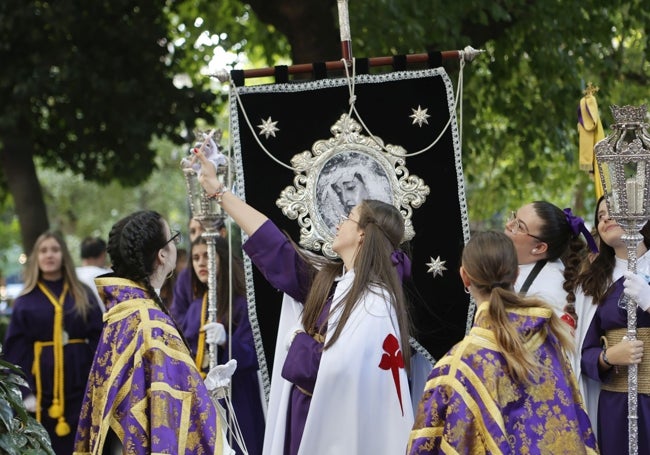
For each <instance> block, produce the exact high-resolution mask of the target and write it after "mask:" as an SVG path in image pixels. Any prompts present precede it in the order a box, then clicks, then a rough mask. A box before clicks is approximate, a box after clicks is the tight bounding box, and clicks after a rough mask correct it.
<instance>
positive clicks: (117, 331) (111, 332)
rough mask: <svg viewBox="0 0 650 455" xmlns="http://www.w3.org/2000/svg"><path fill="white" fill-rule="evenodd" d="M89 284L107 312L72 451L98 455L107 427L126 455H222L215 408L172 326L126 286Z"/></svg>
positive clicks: (122, 282)
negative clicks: (158, 454) (94, 287)
mask: <svg viewBox="0 0 650 455" xmlns="http://www.w3.org/2000/svg"><path fill="white" fill-rule="evenodd" d="M96 283H97V288H98V290H99V293H100V295H101V296H102V297H103V299H104V302H105V303H106V309H107V311H106V313H105V315H104V318H105V326H104V330H103V332H102V336H101V340H100V342H99V346H98V348H97V353H96V355H95V360H94V363H93V366H92V369H91V372H90V376H89V379H88V386H87V389H86V395H85V398H84V403H83V405H82V408H81V415H80V419H79V426H78V429H77V437H76V441H75V452H74V453H75V454H77V455H87V454H98V455H99V454H101V453H102V450H103V446H104V443H105V442H106V437H107V433H108V431H109V428H111V429H112V430H113V431H114V432H115V433H116V435H117V437H118V438H119V440H120V441H121V443H122V445H123V447H124V450H125V451H126V453H129V454H151V453H169V454H185V455H189V454H194V455H202V454H220V453H222V443H223V432H222V428H221V427H220V426H219V425H218V423H217V409H216V407H215V405H214V403H213V401H212V399H211V398H210V396H209V393H208V391H207V389H206V387H205V385H204V383H203V379H202V378H201V375H200V374H199V371H198V370H197V368H196V366H195V365H194V361H193V359H192V357H191V356H190V352H189V350H188V349H187V346H186V345H185V343H184V342H183V340H182V339H181V337H180V336H179V333H178V330H177V329H176V327H175V326H174V323H173V321H172V320H171V319H170V317H169V316H167V315H166V314H165V313H164V312H163V311H162V310H161V309H160V308H159V307H158V306H157V305H156V303H155V302H154V301H153V300H151V299H149V298H148V297H147V295H146V292H145V290H144V289H143V288H141V287H140V286H138V285H137V284H136V283H134V282H132V281H130V280H126V279H122V278H113V277H106V278H98V279H96Z"/></svg>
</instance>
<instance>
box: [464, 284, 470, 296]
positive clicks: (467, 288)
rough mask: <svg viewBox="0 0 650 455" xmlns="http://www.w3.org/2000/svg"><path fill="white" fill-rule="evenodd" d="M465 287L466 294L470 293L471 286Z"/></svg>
mask: <svg viewBox="0 0 650 455" xmlns="http://www.w3.org/2000/svg"><path fill="white" fill-rule="evenodd" d="M463 289H465V294H469V286H465V287H464V288H463Z"/></svg>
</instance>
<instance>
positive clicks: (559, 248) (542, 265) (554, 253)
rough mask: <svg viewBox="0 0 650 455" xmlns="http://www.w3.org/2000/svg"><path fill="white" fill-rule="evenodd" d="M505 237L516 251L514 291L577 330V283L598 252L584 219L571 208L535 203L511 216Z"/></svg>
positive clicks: (521, 208) (505, 230)
mask: <svg viewBox="0 0 650 455" xmlns="http://www.w3.org/2000/svg"><path fill="white" fill-rule="evenodd" d="M504 233H505V234H506V235H508V237H510V239H512V241H513V242H514V244H515V249H516V250H517V258H518V261H519V276H518V277H517V281H516V282H515V290H517V291H519V292H522V293H523V294H526V295H535V296H537V297H539V298H542V299H544V300H546V301H547V302H548V303H549V304H551V306H552V307H553V308H554V309H555V312H556V313H557V314H558V316H560V317H561V318H562V320H563V321H564V322H566V323H567V324H569V326H570V327H571V328H572V330H575V329H576V325H577V315H576V311H575V301H576V295H575V292H574V288H575V282H576V280H577V277H578V274H579V272H580V267H581V266H582V264H583V263H584V261H585V258H586V257H587V255H588V253H589V251H590V250H591V252H592V253H594V252H597V251H598V248H597V246H596V243H595V241H594V239H593V237H592V236H591V233H590V232H589V230H588V229H587V228H586V226H585V223H584V221H583V220H582V218H580V217H577V216H575V215H574V214H573V213H572V212H571V209H569V208H566V209H564V210H561V209H560V208H559V207H557V206H555V205H553V204H551V203H550V202H546V201H535V202H531V203H530V204H525V205H524V206H522V207H520V208H519V209H518V210H516V211H513V212H512V213H511V215H510V217H509V219H508V221H507V222H506V225H505V229H504ZM581 234H582V236H583V237H584V239H585V240H586V243H585V240H582V239H581V238H580V235H581ZM587 247H589V249H587Z"/></svg>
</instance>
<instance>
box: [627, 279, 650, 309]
mask: <svg viewBox="0 0 650 455" xmlns="http://www.w3.org/2000/svg"><path fill="white" fill-rule="evenodd" d="M623 276H624V277H625V280H624V281H623V292H624V293H625V295H627V296H628V297H630V298H632V299H634V300H635V301H636V303H637V304H638V305H639V308H641V309H642V310H643V311H647V310H648V308H650V286H648V282H647V281H646V279H645V277H644V276H643V275H640V274H638V273H633V272H630V271H629V270H627V271H625V272H624V273H623Z"/></svg>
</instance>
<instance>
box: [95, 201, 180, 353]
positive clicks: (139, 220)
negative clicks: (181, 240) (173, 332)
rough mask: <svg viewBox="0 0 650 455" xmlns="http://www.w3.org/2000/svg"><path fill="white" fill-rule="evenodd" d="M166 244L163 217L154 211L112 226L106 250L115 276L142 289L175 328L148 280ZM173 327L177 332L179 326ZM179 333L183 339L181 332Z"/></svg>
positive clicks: (131, 217) (165, 307) (142, 212)
mask: <svg viewBox="0 0 650 455" xmlns="http://www.w3.org/2000/svg"><path fill="white" fill-rule="evenodd" d="M167 243H168V240H167V237H166V233H165V220H164V218H163V217H162V215H160V213H158V212H155V211H153V210H140V211H137V212H134V213H132V214H130V215H128V216H126V217H124V218H122V219H121V220H120V221H118V222H117V223H115V224H114V225H113V227H112V228H111V232H110V233H109V234H108V246H107V248H106V250H107V252H108V254H109V256H110V257H111V267H112V269H113V272H114V274H115V276H119V277H122V278H126V279H128V280H131V281H134V282H136V283H138V284H140V285H141V286H143V287H144V288H145V289H146V290H147V292H148V294H149V297H150V298H151V299H152V300H153V301H154V302H156V305H157V306H158V307H159V308H160V310H161V311H162V312H163V313H165V314H166V315H167V316H169V318H170V319H171V320H172V321H173V322H174V325H176V322H175V321H174V318H173V317H172V316H171V314H170V313H169V310H168V309H167V306H166V305H165V304H164V303H163V301H162V299H161V298H160V296H159V295H158V293H157V292H156V290H155V289H154V287H153V285H152V284H151V280H150V276H151V275H152V274H153V273H154V272H155V270H154V267H155V264H156V258H157V256H158V252H159V251H160V249H161V248H164V247H165V245H166V244H167ZM176 328H177V329H178V326H176ZM178 331H179V333H180V334H181V337H182V336H183V335H182V332H181V331H180V330H178ZM186 344H187V343H186Z"/></svg>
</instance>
